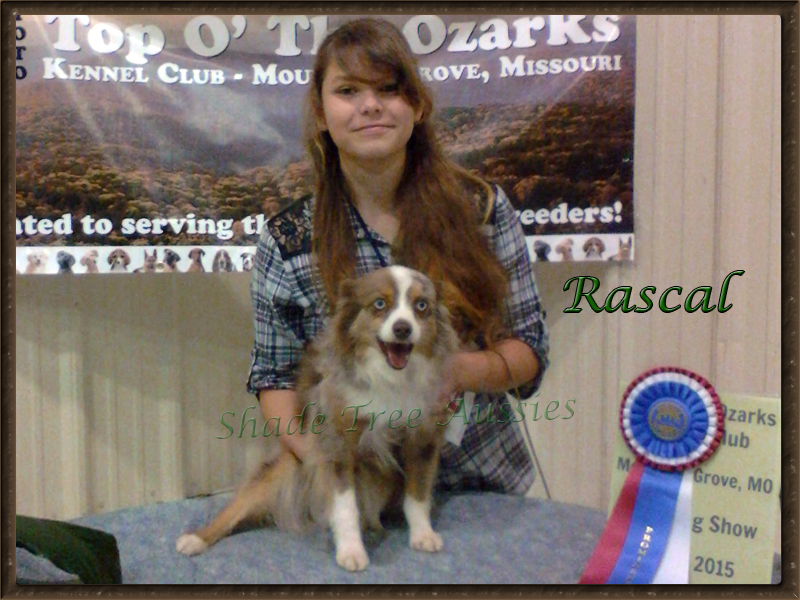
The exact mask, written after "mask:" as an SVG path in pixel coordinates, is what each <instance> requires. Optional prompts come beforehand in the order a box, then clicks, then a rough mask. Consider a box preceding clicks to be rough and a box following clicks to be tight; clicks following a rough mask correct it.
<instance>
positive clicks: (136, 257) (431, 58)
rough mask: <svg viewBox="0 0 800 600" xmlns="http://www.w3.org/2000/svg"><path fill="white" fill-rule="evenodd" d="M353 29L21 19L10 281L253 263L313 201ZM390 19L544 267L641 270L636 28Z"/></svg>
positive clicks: (454, 152)
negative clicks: (325, 85) (316, 111)
mask: <svg viewBox="0 0 800 600" xmlns="http://www.w3.org/2000/svg"><path fill="white" fill-rule="evenodd" d="M353 18H356V16H353V15H335V16H334V15H330V16H326V15H319V16H304V15H246V16H245V15H198V16H192V15H168V16H165V15H149V16H142V15H21V16H18V17H17V35H16V38H17V56H16V58H17V75H16V77H17V86H16V130H17V138H16V212H17V222H16V227H17V230H16V232H17V233H16V235H17V238H16V239H17V270H18V271H19V272H20V273H59V272H60V273H70V272H72V273H87V272H99V273H111V272H121V273H123V272H134V271H137V270H138V271H139V272H168V271H179V272H184V271H220V272H225V271H231V270H237V271H241V270H248V269H249V268H250V267H251V265H252V254H253V252H254V247H255V244H256V243H257V241H258V234H259V232H260V230H261V228H262V227H263V225H264V222H265V221H266V220H267V219H268V218H269V217H270V216H271V215H273V214H274V213H275V212H277V211H279V210H281V209H282V208H284V207H286V206H288V205H289V204H290V203H291V202H293V201H295V200H297V199H299V198H301V197H303V196H304V195H306V194H308V193H310V192H311V191H312V181H313V174H312V173H311V170H310V163H309V162H308V161H307V159H306V155H305V151H304V145H303V116H304V101H305V94H306V93H307V90H308V85H309V75H310V69H311V67H312V65H313V61H314V58H315V53H316V49H317V48H318V47H319V44H320V43H321V42H322V40H323V39H324V37H325V35H326V33H327V32H328V31H330V30H332V29H335V28H336V27H337V26H339V25H340V24H341V23H342V22H344V21H345V20H350V19H353ZM383 18H386V19H387V20H389V21H391V22H392V23H394V24H395V25H397V26H398V28H400V29H401V30H402V32H403V34H404V35H405V37H406V39H407V40H408V42H409V45H410V46H411V49H412V51H413V52H414V53H415V55H416V56H417V59H418V61H419V71H420V75H421V77H422V79H423V81H425V82H426V83H427V85H428V86H429V88H430V89H431V91H432V93H433V96H434V102H435V107H436V113H435V115H434V117H435V119H436V123H437V128H438V132H439V135H440V139H441V141H442V143H443V145H444V147H445V150H446V151H447V152H448V154H449V155H450V156H451V157H452V158H453V159H454V160H455V161H456V162H458V163H459V164H461V165H462V166H464V167H466V168H468V169H470V170H472V171H473V172H475V173H477V174H479V175H481V176H483V177H484V178H486V179H487V180H488V181H490V182H492V183H496V184H498V185H500V186H501V187H502V188H503V189H504V190H505V192H506V193H507V194H508V196H509V198H510V199H511V201H512V203H513V204H514V206H515V207H516V209H517V211H518V215H519V220H520V223H521V224H522V227H523V230H524V231H525V234H526V235H527V236H528V245H529V248H530V251H531V255H532V257H534V259H535V260H539V261H544V260H549V261H564V260H631V259H632V258H633V239H634V236H633V194H632V183H633V123H634V75H635V48H636V28H635V17H633V16H623V15H595V16H592V15H547V16H536V15H529V16H520V15H513V16H509V15H500V16H487V15H460V16H459V15H440V16H437V15H411V16H409V15H391V16H385V17H383Z"/></svg>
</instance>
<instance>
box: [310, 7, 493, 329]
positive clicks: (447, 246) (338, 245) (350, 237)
mask: <svg viewBox="0 0 800 600" xmlns="http://www.w3.org/2000/svg"><path fill="white" fill-rule="evenodd" d="M334 60H335V61H336V63H337V64H338V66H339V67H340V68H341V69H342V70H343V71H345V72H346V73H378V74H381V75H384V74H388V75H389V76H391V77H395V78H396V80H397V83H398V85H399V88H400V93H401V94H403V95H404V97H405V98H406V100H407V101H408V102H409V104H410V105H411V106H412V107H413V108H414V109H415V110H417V109H418V108H420V107H422V118H421V120H420V122H419V123H417V124H416V125H415V127H414V130H413V132H412V134H411V138H410V140H409V142H408V145H407V147H406V163H405V171H404V173H403V176H402V178H401V180H400V185H399V187H398V190H397V194H396V198H395V204H394V210H395V214H396V216H397V218H398V220H399V223H400V228H399V231H398V233H397V236H396V239H395V240H394V242H393V244H392V254H393V257H394V259H395V261H396V262H397V263H398V264H402V265H405V266H408V267H411V268H414V269H417V270H419V271H421V272H423V273H425V274H426V275H428V277H430V278H431V280H432V281H435V282H438V283H439V287H440V289H441V290H442V293H443V298H444V302H445V305H446V306H447V307H448V309H449V310H450V312H451V314H452V316H453V322H454V326H455V327H456V330H457V331H458V333H459V336H460V337H461V339H462V341H472V340H476V339H477V340H481V339H483V340H485V341H486V342H488V343H491V342H492V341H495V340H496V339H498V338H499V337H501V332H502V316H501V315H502V307H503V300H504V297H505V293H506V286H507V279H506V274H505V272H504V270H503V268H502V266H501V265H500V263H499V261H498V260H497V258H496V257H495V255H494V253H493V251H492V249H491V248H489V244H488V242H487V240H486V238H485V236H484V235H483V234H482V233H481V231H480V227H481V225H482V223H483V222H484V220H485V217H486V215H487V214H488V210H484V211H482V210H481V206H483V207H484V208H486V207H487V203H483V202H480V201H479V200H480V199H481V197H482V196H483V197H484V198H485V199H486V200H487V202H488V208H491V205H492V198H493V196H494V194H493V191H492V190H491V188H490V187H489V185H488V184H487V183H486V182H484V181H483V180H482V179H479V178H477V177H475V176H473V175H471V174H470V173H468V172H467V171H465V170H464V169H462V168H461V167H458V166H457V165H455V164H454V163H452V162H451V161H449V160H448V159H447V158H446V157H445V156H444V154H443V152H442V150H441V148H440V147H439V144H438V142H437V140H436V135H435V133H434V128H433V125H432V124H431V119H430V117H431V112H432V109H433V102H432V100H431V96H430V94H429V93H428V91H427V89H425V87H424V85H423V84H422V82H421V81H420V79H419V76H418V74H417V68H416V61H415V59H414V56H413V55H412V53H411V50H410V49H409V47H408V45H407V43H406V41H405V39H404V38H403V36H402V34H401V33H400V32H399V31H398V30H397V29H396V28H395V27H394V26H393V25H392V24H390V23H388V22H386V21H379V20H375V19H359V20H356V21H351V22H349V23H346V24H344V25H342V26H341V27H339V28H338V29H336V30H335V31H333V32H332V33H330V34H329V35H328V37H327V38H326V39H325V41H324V42H323V43H322V45H321V46H320V48H319V52H318V55H317V60H316V64H315V66H314V70H313V74H312V79H311V88H310V90H309V114H308V116H307V128H308V132H307V142H308V148H309V151H310V154H311V157H312V159H313V161H314V167H315V172H316V174H317V180H316V208H315V212H314V233H313V238H312V248H313V252H314V257H315V260H316V262H317V266H318V269H319V275H320V279H321V283H322V287H323V291H324V292H325V294H326V295H327V297H328V301H329V304H330V306H336V302H337V297H338V289H339V284H340V282H341V281H342V280H343V279H345V278H349V277H353V276H354V274H355V257H356V239H355V235H354V233H353V231H352V227H351V226H350V220H349V216H348V203H349V202H350V201H351V198H350V193H349V190H348V185H347V183H346V182H345V180H344V176H343V174H342V170H341V165H340V163H339V153H338V150H337V148H336V145H335V144H334V143H333V140H332V139H331V137H330V135H329V134H328V132H327V131H321V130H320V128H319V126H318V123H319V121H320V119H321V116H322V114H323V111H322V82H323V78H324V76H325V71H326V70H327V67H328V65H329V64H331V61H334Z"/></svg>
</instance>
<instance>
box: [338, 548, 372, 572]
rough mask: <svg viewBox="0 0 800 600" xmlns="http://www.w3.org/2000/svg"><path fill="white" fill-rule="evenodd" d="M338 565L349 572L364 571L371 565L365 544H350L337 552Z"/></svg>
mask: <svg viewBox="0 0 800 600" xmlns="http://www.w3.org/2000/svg"><path fill="white" fill-rule="evenodd" d="M336 564H338V565H339V566H340V567H342V568H344V569H347V570H348V571H363V570H364V569H366V568H367V565H369V557H368V556H367V551H366V549H365V548H364V546H363V544H350V545H347V546H345V547H343V548H339V549H338V550H336Z"/></svg>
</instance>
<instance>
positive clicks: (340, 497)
mask: <svg viewBox="0 0 800 600" xmlns="http://www.w3.org/2000/svg"><path fill="white" fill-rule="evenodd" d="M359 434H360V432H354V431H351V432H345V433H344V436H345V440H346V450H345V452H344V453H343V455H342V456H341V457H337V459H336V460H334V461H333V462H332V463H331V467H332V469H333V480H334V491H333V501H332V503H331V511H330V521H329V522H330V527H331V531H332V532H333V539H334V543H335V544H336V564H338V565H339V566H340V567H343V568H345V569H347V570H348V571H363V570H364V569H366V568H367V565H369V557H368V556H367V549H366V548H365V547H364V542H363V540H362V538H361V523H360V516H359V512H358V502H357V500H356V489H355V473H354V464H355V446H356V444H357V443H358V438H359Z"/></svg>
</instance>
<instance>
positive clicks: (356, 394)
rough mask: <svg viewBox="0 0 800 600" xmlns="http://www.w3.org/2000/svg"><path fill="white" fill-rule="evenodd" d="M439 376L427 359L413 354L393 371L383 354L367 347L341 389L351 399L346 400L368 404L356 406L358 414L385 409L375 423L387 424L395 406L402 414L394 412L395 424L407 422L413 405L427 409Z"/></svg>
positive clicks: (422, 410)
mask: <svg viewBox="0 0 800 600" xmlns="http://www.w3.org/2000/svg"><path fill="white" fill-rule="evenodd" d="M439 376H440V375H439V373H438V372H437V371H436V369H435V368H434V365H433V364H432V362H431V361H430V360H428V359H425V358H423V357H420V356H412V357H411V358H410V359H409V361H408V366H407V367H406V368H405V369H403V370H401V371H396V370H394V369H392V368H391V367H389V365H387V364H386V358H385V357H384V356H383V354H381V353H380V352H378V351H377V350H375V349H372V348H370V349H369V350H368V351H367V357H366V360H364V361H363V363H360V364H358V365H357V366H356V368H355V378H354V381H353V382H346V383H344V386H343V387H344V390H343V392H344V393H345V394H346V397H347V398H350V399H351V402H350V403H349V404H351V405H356V406H359V407H360V406H361V405H364V404H367V406H365V407H363V408H359V417H361V416H367V413H375V415H378V414H379V413H381V411H383V412H384V415H383V416H382V418H377V417H376V419H375V426H378V425H382V426H386V425H388V423H389V418H390V417H391V416H392V414H393V413H394V412H395V411H398V410H399V411H401V415H395V417H396V420H395V424H397V423H400V422H402V423H406V421H407V420H408V417H409V415H410V413H411V411H413V410H414V409H415V408H418V409H419V410H420V411H421V412H426V409H427V407H430V406H431V405H432V403H434V402H435V401H436V398H435V397H433V396H435V395H436V393H437V383H438V381H439ZM415 414H416V415H418V414H419V413H415ZM411 416H412V417H413V416H414V415H411Z"/></svg>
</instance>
